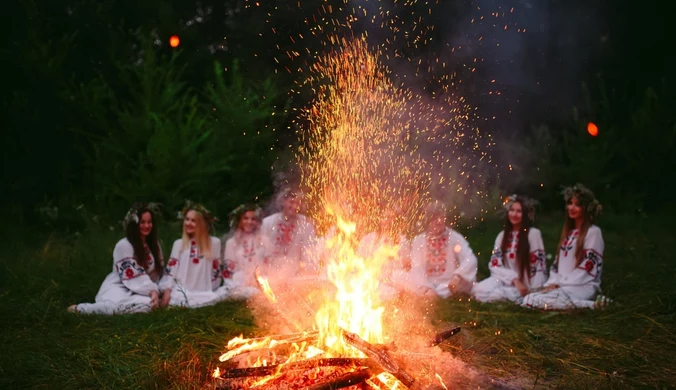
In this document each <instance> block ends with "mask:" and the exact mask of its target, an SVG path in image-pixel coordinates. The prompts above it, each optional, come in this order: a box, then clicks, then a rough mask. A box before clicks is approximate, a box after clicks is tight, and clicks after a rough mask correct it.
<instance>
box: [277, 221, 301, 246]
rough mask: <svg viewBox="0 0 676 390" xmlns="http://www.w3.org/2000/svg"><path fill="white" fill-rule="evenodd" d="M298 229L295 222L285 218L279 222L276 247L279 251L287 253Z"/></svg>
mask: <svg viewBox="0 0 676 390" xmlns="http://www.w3.org/2000/svg"><path fill="white" fill-rule="evenodd" d="M295 230H296V224H295V223H294V222H287V221H285V220H284V219H282V221H280V222H279V223H278V224H277V237H275V247H276V248H277V251H278V253H284V254H286V252H287V250H288V249H289V246H290V245H291V242H292V241H293V236H294V233H295Z"/></svg>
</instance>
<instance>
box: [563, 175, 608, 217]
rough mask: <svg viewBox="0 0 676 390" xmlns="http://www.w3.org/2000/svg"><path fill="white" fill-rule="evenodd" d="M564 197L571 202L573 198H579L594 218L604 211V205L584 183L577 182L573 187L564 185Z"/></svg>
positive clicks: (587, 212) (586, 210) (588, 213)
mask: <svg viewBox="0 0 676 390" xmlns="http://www.w3.org/2000/svg"><path fill="white" fill-rule="evenodd" d="M561 194H563V198H564V199H565V200H566V203H568V202H570V200H571V199H572V198H577V201H578V202H579V203H580V207H582V208H583V209H584V211H585V213H586V214H587V215H589V217H590V218H591V219H592V220H594V218H596V217H598V216H599V215H601V212H602V211H603V206H602V205H601V203H599V201H598V200H596V197H595V196H594V193H593V192H592V191H591V190H590V189H589V188H587V187H585V186H584V185H583V184H580V183H577V184H575V185H574V186H572V187H564V189H563V191H561Z"/></svg>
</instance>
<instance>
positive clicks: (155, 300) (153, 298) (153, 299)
mask: <svg viewBox="0 0 676 390" xmlns="http://www.w3.org/2000/svg"><path fill="white" fill-rule="evenodd" d="M159 301H160V300H159V294H158V293H157V291H151V292H150V308H151V309H152V310H155V309H157V307H158V306H159V303H160V302H159Z"/></svg>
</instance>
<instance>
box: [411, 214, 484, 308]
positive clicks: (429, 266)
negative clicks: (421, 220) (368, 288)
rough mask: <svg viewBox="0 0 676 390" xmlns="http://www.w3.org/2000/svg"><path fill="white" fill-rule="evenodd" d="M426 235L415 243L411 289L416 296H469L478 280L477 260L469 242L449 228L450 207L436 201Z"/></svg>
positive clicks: (413, 245)
mask: <svg viewBox="0 0 676 390" xmlns="http://www.w3.org/2000/svg"><path fill="white" fill-rule="evenodd" d="M426 218H427V227H426V229H425V232H424V233H422V234H420V235H418V236H416V237H415V238H414V239H413V241H412V242H411V266H412V269H411V277H410V279H409V287H408V288H409V289H412V290H413V292H414V293H416V294H422V295H435V294H436V295H438V296H439V297H441V298H444V299H445V298H448V297H450V296H451V295H455V294H467V293H469V292H470V290H471V288H472V285H473V284H474V282H475V281H476V271H477V258H476V256H475V255H474V253H473V252H472V248H470V246H469V243H468V242H467V240H465V238H464V237H463V236H462V235H461V234H460V233H458V232H456V231H455V230H453V229H451V228H450V227H447V226H446V206H444V205H443V204H442V203H440V202H433V203H432V204H430V205H429V206H428V207H427V210H426Z"/></svg>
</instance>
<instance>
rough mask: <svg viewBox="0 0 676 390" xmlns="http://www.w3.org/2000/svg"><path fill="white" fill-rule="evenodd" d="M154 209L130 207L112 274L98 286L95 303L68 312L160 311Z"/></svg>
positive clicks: (160, 264) (148, 205)
mask: <svg viewBox="0 0 676 390" xmlns="http://www.w3.org/2000/svg"><path fill="white" fill-rule="evenodd" d="M153 208H154V205H153V204H141V203H137V204H134V205H133V206H132V208H131V209H130V210H129V212H128V213H127V216H126V217H125V218H124V226H125V238H123V239H121V240H120V241H118V242H117V244H116V245H115V249H114V250H113V271H112V272H111V273H110V274H108V276H107V277H106V278H105V280H104V281H103V284H101V288H100V289H99V292H98V294H96V298H95V300H94V301H95V303H81V304H79V305H72V306H70V307H69V308H68V311H71V312H77V313H85V314H108V315H110V314H124V313H141V312H149V311H151V310H153V309H156V308H158V307H159V289H158V286H157V281H159V280H160V278H161V276H162V265H163V264H162V251H161V249H160V245H159V243H158V241H157V227H156V226H155V224H154V213H153V211H152V209H153Z"/></svg>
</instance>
